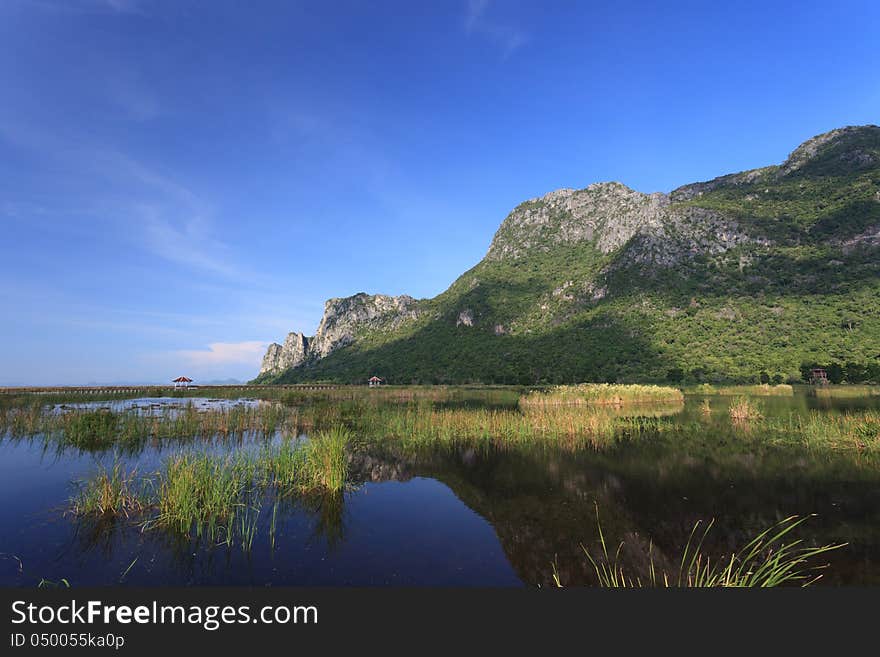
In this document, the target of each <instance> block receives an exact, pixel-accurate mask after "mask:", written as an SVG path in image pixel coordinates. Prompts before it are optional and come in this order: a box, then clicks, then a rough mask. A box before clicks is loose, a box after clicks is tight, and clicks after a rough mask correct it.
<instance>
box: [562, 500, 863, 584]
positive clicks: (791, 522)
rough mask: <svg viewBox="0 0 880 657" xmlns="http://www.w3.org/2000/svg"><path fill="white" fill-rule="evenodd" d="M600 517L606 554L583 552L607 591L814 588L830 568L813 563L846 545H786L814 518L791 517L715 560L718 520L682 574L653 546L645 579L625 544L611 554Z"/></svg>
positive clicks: (696, 532) (686, 553)
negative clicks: (625, 553)
mask: <svg viewBox="0 0 880 657" xmlns="http://www.w3.org/2000/svg"><path fill="white" fill-rule="evenodd" d="M596 518H597V519H596V522H597V525H598V529H599V543H600V547H601V551H600V553H599V555H598V557H594V556H593V555H592V554H591V552H590V551H589V550H588V549H587V548H586V547H584V546H583V545H581V549H582V550H583V552H584V554H585V556H586V558H587V560H588V562H589V563H590V565H591V566H592V568H593V570H594V572H595V575H596V580H597V582H598V585H599V586H600V587H604V588H642V587H686V588H705V587H709V588H715V587H772V586H781V585H786V584H796V585H800V586H810V585H811V584H814V583H815V582H816V581H818V580H819V579H820V578H821V577H822V574H821V572H819V571H821V570H822V569H824V568H826V567H827V564H815V563H811V560H813V559H814V558H816V557H819V556H822V555H825V554H827V553H829V552H832V551H833V550H838V549H840V548H842V547H844V546H845V545H846V544H827V545H822V546H819V547H808V546H805V545H804V544H803V541H802V540H801V539H796V540H791V541H790V542H785V539H786V537H787V536H788V535H790V534H791V532H792V531H793V530H795V529H796V528H797V527H799V526H800V525H801V524H802V523H803V522H805V521H806V520H807V519H808V518H809V516H805V517H798V516H790V517H788V518H785V519H784V520H781V521H780V522H778V523H777V524H775V525H773V526H771V527H769V528H767V529H765V530H764V531H762V532H761V533H759V534H758V535H757V536H755V537H754V538H753V539H752V540H750V541H749V542H748V543H746V544H745V545H744V546H743V547H742V548H740V549H738V550H734V551H733V552H731V553H730V556H729V557H728V556H726V555H722V556H721V557H719V558H717V559H714V560H713V559H712V557H711V556H709V555H708V554H706V553H705V552H704V551H703V545H704V543H705V540H706V537H707V536H708V535H709V532H710V531H711V529H712V526H713V524H714V521H710V522H709V523H708V524H707V525H706V528H705V530H703V531H702V534H700V525H701V522H700V521H698V522H697V523H696V524H695V525H694V527H693V530H691V533H690V536H689V538H688V541H687V543H686V544H685V546H684V549H683V550H682V554H681V558H680V560H679V567H678V572H673V573H668V572H666V571H658V569H657V567H656V564H655V560H654V554H653V544H652V549H651V553H650V560H649V565H648V569H647V573H645V574H644V576H641V575H633V574H631V573H630V572H629V571H628V570H627V569H626V567H625V566H624V565H622V561H621V551H622V549H623V545H624V544H623V543H622V542H621V543H620V544H619V545H618V547H617V549H616V550H615V552H614V555H613V556H612V555H611V553H610V551H609V549H608V543H607V542H606V540H605V535H604V533H603V532H602V525H601V523H600V522H599V519H598V511H597V514H596ZM554 581H555V583H556V585H557V586H560V587H561V586H562V582H561V581H560V578H559V575H558V572H557V571H556V568H555V566H554Z"/></svg>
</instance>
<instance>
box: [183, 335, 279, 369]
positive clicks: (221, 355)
mask: <svg viewBox="0 0 880 657" xmlns="http://www.w3.org/2000/svg"><path fill="white" fill-rule="evenodd" d="M266 347H267V343H266V342H258V341H256V340H252V341H247V342H212V343H211V344H209V345H208V348H207V349H183V350H180V351H177V352H175V353H176V355H177V356H179V357H180V359H181V360H182V361H183V362H184V363H185V364H186V365H189V366H191V367H195V368H205V367H216V366H227V365H248V366H253V367H257V366H259V364H260V361H261V359H262V357H263V354H264V353H265V351H266Z"/></svg>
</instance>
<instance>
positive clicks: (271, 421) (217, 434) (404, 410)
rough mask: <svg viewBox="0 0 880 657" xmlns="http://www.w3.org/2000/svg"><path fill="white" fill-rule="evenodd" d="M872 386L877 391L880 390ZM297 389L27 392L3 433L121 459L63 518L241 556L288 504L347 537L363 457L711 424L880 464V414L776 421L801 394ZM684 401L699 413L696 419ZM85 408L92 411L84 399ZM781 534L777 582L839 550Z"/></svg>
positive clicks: (0, 424) (653, 435)
mask: <svg viewBox="0 0 880 657" xmlns="http://www.w3.org/2000/svg"><path fill="white" fill-rule="evenodd" d="M768 389H769V392H768ZM862 392H863V394H862V396H869V395H871V394H873V389H871V388H866V389H864V390H863V391H862ZM294 393H295V394H291V391H289V390H286V391H283V392H281V393H280V394H279V395H278V396H277V397H275V398H274V399H271V398H270V399H269V400H262V401H260V402H259V403H254V402H253V401H251V402H249V403H235V404H233V405H227V406H225V407H220V408H210V407H209V408H198V407H197V406H196V405H195V404H194V403H192V402H191V401H189V402H188V401H187V400H186V399H182V400H181V399H175V400H173V403H168V404H167V405H163V404H162V403H155V402H156V400H150V401H151V403H148V404H142V403H140V402H138V403H137V404H136V405H129V406H128V407H127V406H126V405H125V404H118V405H114V404H113V403H112V402H105V401H103V400H102V401H100V402H96V401H94V400H88V399H87V400H83V399H82V398H74V399H66V400H64V401H60V400H55V399H53V400H52V402H51V403H47V400H46V398H45V397H42V396H39V395H33V396H31V397H28V396H21V395H18V396H16V397H15V398H14V400H12V399H10V398H8V397H7V398H0V435H2V436H3V438H2V439H3V440H22V439H26V440H38V441H39V440H42V441H44V442H45V446H46V448H47V449H50V448H52V447H54V448H55V449H57V450H66V449H71V450H76V451H78V452H81V453H96V454H103V453H108V454H109V455H110V456H111V457H112V459H113V460H112V462H110V464H107V459H104V460H103V461H100V460H99V463H103V464H102V465H100V468H99V470H98V471H97V472H95V474H94V475H92V476H90V477H89V478H87V479H86V480H84V481H80V482H78V483H77V487H76V490H75V491H74V494H73V495H72V496H71V498H70V500H69V507H68V510H67V512H68V514H70V515H71V516H72V517H74V518H75V519H76V521H77V522H86V523H94V524H95V525H96V526H97V527H104V528H106V527H112V526H113V525H114V524H115V523H119V522H124V523H126V524H127V525H130V526H137V527H139V528H140V530H141V531H145V532H146V531H161V532H164V533H167V534H168V535H169V536H173V537H177V538H178V539H179V540H182V541H196V542H199V541H204V542H205V543H206V544H210V545H225V546H228V547H237V548H241V549H242V550H244V551H246V552H247V551H250V550H251V547H252V545H253V544H254V541H255V539H256V537H257V535H258V534H259V532H264V531H268V532H269V536H270V537H271V542H272V544H273V545H274V531H275V523H276V518H277V516H278V513H279V511H278V509H279V507H281V508H286V507H285V505H288V506H289V505H294V506H301V507H302V508H306V509H310V510H312V511H314V512H315V513H317V514H318V517H319V521H318V524H319V525H320V526H321V527H323V528H324V530H325V533H326V535H327V536H328V540H335V539H334V538H333V537H334V536H337V537H338V535H339V533H340V532H341V531H342V529H341V527H342V519H341V518H342V513H343V509H344V497H345V492H346V490H350V489H351V488H352V486H355V485H356V482H357V476H355V475H353V474H352V472H350V469H351V467H352V463H353V458H354V457H355V456H356V454H357V453H359V451H361V450H363V451H365V452H366V451H368V450H370V449H380V450H382V449H386V448H388V449H391V450H399V451H400V453H402V454H406V453H407V450H413V451H412V452H409V453H411V454H417V453H420V451H419V450H421V449H422V448H429V449H430V448H434V447H437V446H441V447H449V448H467V449H470V448H473V447H482V446H485V447H487V448H492V449H510V450H525V449H529V448H533V447H534V448H538V449H553V450H562V451H563V452H564V451H566V450H572V451H574V450H582V449H590V450H595V451H596V452H599V453H601V454H602V456H601V458H608V459H613V458H615V455H616V454H617V452H616V451H615V449H616V448H617V447H618V446H619V447H621V448H624V449H625V448H626V443H627V442H630V441H635V440H642V441H648V442H649V443H650V442H651V441H653V442H654V443H656V445H657V449H674V450H681V451H686V452H688V453H692V455H699V454H701V453H703V452H701V450H705V449H706V447H705V446H706V439H707V434H708V433H710V431H708V430H709V429H710V428H711V432H716V433H717V432H719V431H720V433H719V434H718V436H717V441H718V444H719V445H724V447H723V448H722V449H723V450H727V451H728V452H729V453H731V454H732V455H733V456H732V458H735V457H736V454H737V453H742V451H743V450H745V451H751V450H754V449H776V448H779V449H781V450H788V449H791V448H797V449H798V450H800V451H799V452H798V453H799V454H801V455H805V454H806V455H809V454H810V453H813V454H815V455H816V458H819V459H825V458H826V457H827V456H828V455H830V454H832V453H835V454H842V455H844V456H843V458H844V459H847V462H850V461H852V462H853V463H856V462H858V463H861V464H862V465H864V467H870V468H874V467H876V464H877V459H876V458H874V457H880V411H877V410H868V409H864V408H859V407H854V408H852V409H850V410H848V411H847V412H846V413H839V414H838V413H827V412H820V411H817V410H812V411H804V412H800V413H790V414H788V415H787V416H780V415H773V414H772V413H765V412H764V411H765V405H768V404H772V403H774V400H773V399H770V398H771V397H773V396H778V395H786V396H787V395H788V394H790V386H743V387H739V388H735V389H717V390H716V391H715V392H714V393H711V392H708V391H705V390H701V391H700V392H698V393H694V392H692V393H690V395H689V396H686V395H685V394H684V393H683V392H682V391H681V390H680V389H678V388H673V387H663V386H625V385H616V384H614V385H610V384H594V385H578V386H557V387H553V388H549V389H539V390H527V389H522V388H490V389H487V390H484V391H480V390H479V389H472V388H442V389H430V388H422V387H419V388H411V389H406V388H401V389H396V388H386V389H382V390H370V389H366V388H363V387H361V388H346V389H330V390H327V389H322V390H313V391H307V390H297V391H294ZM688 399H690V400H691V401H690V402H688V403H692V404H694V406H693V408H692V412H691V413H689V414H688V413H686V412H685V404H686V402H687V400H688ZM82 401H87V402H88V403H84V404H83V403H77V402H82ZM700 402H701V403H700ZM245 438H247V440H245ZM224 441H225V442H224ZM147 446H149V447H152V448H155V449H157V450H158V451H161V450H162V449H163V448H165V447H166V446H167V447H168V448H169V454H168V455H167V456H165V457H164V459H163V460H162V461H161V465H159V466H158V467H157V466H153V470H152V471H148V472H142V471H139V470H138V468H137V465H136V464H135V466H132V465H130V464H127V463H126V455H127V454H135V455H136V454H138V453H139V450H141V449H143V448H144V447H147ZM215 446H216V447H218V448H219V449H214V447H215ZM227 448H228V449H227ZM737 450H739V451H738V452H737ZM780 453H784V454H789V452H787V451H783V452H780ZM790 453H791V454H793V453H794V452H790ZM866 455H871V456H872V458H869V459H866V458H864V457H865V456H866ZM799 522H800V521H798V524H799ZM783 529H785V528H784V527H780V528H771V530H772V534H773V535H772V536H770V535H768V534H767V533H766V532H765V533H764V534H761V535H760V536H759V537H758V539H756V540H758V542H759V544H760V546H761V551H760V552H761V554H762V555H764V554H765V553H770V552H768V551H769V550H771V549H778V550H781V551H780V552H777V553H776V554H777V555H778V556H780V558H782V557H784V558H782V561H780V563H779V564H777V565H778V566H779V567H780V568H783V566H784V568H783V570H784V571H785V572H783V571H781V570H779V569H777V570H773V568H775V566H774V567H773V568H771V569H770V571H768V572H771V573H775V574H771V575H768V578H769V579H768V580H767V581H777V580H778V582H779V583H794V579H797V578H794V579H792V578H789V577H788V576H787V575H785V573H790V572H795V571H794V570H792V569H791V568H789V566H791V567H792V568H793V567H794V566H798V565H799V564H801V563H802V561H803V560H802V557H804V558H806V557H807V556H809V557H812V556H817V555H819V554H822V553H824V551H827V550H830V549H832V546H825V547H822V548H816V549H815V550H816V551H814V552H810V553H802V552H800V551H798V550H794V549H793V548H792V549H791V550H789V551H788V552H785V549H787V548H786V546H785V545H781V546H780V545H777V544H776V543H774V541H775V538H774V537H775V536H776V535H777V534H779V531H781V530H783ZM771 530H768V532H770V531H771ZM786 532H787V530H786ZM762 537H763V538H762ZM692 538H693V536H692ZM704 538H705V536H704ZM771 539H772V540H771ZM751 545H752V544H751V543H750V544H748V545H747V546H746V548H749V546H751ZM701 546H702V541H700V542H699V543H697V544H696V545H691V543H690V542H689V543H688V545H687V546H685V548H684V550H685V554H690V555H691V557H693V552H694V551H696V552H697V553H699V552H700V549H701ZM603 547H604V546H603ZM744 549H745V548H744ZM749 549H750V548H749ZM811 549H812V548H811ZM835 549H836V548H835ZM689 551H690V552H689ZM747 551H748V550H746V552H747ZM738 554H740V555H742V554H744V553H743V552H742V551H741V552H739V553H738ZM586 556H587V558H588V559H589V558H593V557H592V555H591V554H590V553H586ZM694 558H696V559H697V560H696V561H695V562H693V564H692V565H693V566H694V567H695V568H696V570H695V571H694V572H696V573H697V575H695V578H696V579H694V582H695V583H699V582H700V581H705V582H709V583H712V584H713V585H717V584H718V583H719V582H723V585H743V583H744V582H746V580H744V579H743V578H742V577H741V576H743V577H744V575H743V573H747V571H746V570H742V569H741V568H740V569H738V570H736V571H734V570H731V568H732V567H733V566H732V565H730V564H729V566H730V567H728V566H725V565H724V564H720V563H718V562H713V563H712V565H711V567H710V565H709V562H708V561H706V560H704V557H703V556H702V555H701V556H699V557H694ZM713 558H714V557H713ZM762 558H763V557H762ZM738 559H740V561H738ZM755 559H757V557H755ZM768 559H769V557H768ZM746 562H748V563H752V565H756V564H757V562H756V561H755V560H754V559H753V560H752V562H749V561H748V559H746V560H745V561H742V563H746ZM783 562H784V563H783ZM591 563H592V565H593V567H594V568H596V569H597V573H596V574H597V578H598V579H599V581H600V584H602V585H605V586H614V585H623V583H624V582H625V583H626V585H627V586H630V585H634V584H635V585H666V584H667V583H668V581H669V578H668V576H667V575H665V570H664V571H663V572H662V573H661V574H656V573H655V574H654V575H652V576H653V577H655V579H645V578H644V577H643V576H642V574H640V575H638V576H631V575H630V574H629V571H621V570H620V567H619V564H615V562H614V560H613V559H611V557H610V555H609V554H608V553H605V554H604V556H600V557H598V558H593V561H592V562H591ZM739 563H741V557H733V558H732V561H731V564H734V565H735V564H739ZM766 563H769V561H768V562H762V564H766ZM785 564H788V565H785ZM667 565H668V564H667ZM757 566H759V567H763V566H762V565H761V564H757ZM603 568H604V570H602V571H601V572H600V569H603ZM785 568H789V570H785ZM651 572H652V573H654V570H653V568H652V571H651ZM690 572H691V571H690V570H689V571H688V573H690ZM798 572H799V571H798ZM780 573H781V575H780ZM783 575H785V576H783ZM690 576H691V575H690V574H689V575H688V577H690ZM603 577H604V578H605V580H604V583H603V579H602V578H603ZM774 578H775V579H774ZM615 581H617V584H615V583H614V582H615ZM749 581H755V582H756V581H757V580H749ZM557 583H558V582H557Z"/></svg>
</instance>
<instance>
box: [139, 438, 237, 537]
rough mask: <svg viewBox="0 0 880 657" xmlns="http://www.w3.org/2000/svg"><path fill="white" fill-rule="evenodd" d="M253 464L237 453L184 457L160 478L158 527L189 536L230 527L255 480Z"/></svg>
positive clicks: (175, 461) (169, 463)
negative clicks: (194, 533) (223, 455)
mask: <svg viewBox="0 0 880 657" xmlns="http://www.w3.org/2000/svg"><path fill="white" fill-rule="evenodd" d="M253 475H254V469H253V462H252V461H251V460H249V459H247V458H246V457H244V456H242V455H240V454H236V455H235V456H229V457H225V458H219V457H213V456H209V455H207V454H182V455H180V456H178V457H176V458H173V459H171V460H170V461H169V462H168V463H167V465H166V467H165V470H164V472H162V473H161V474H160V476H159V485H158V496H157V497H158V499H157V500H156V504H157V506H158V512H159V514H158V516H157V517H156V519H155V521H154V522H155V524H157V525H159V526H161V527H164V528H169V529H173V530H176V531H178V532H180V533H188V532H189V531H190V530H191V529H193V528H195V531H196V534H197V535H201V534H202V532H205V533H207V534H209V535H213V534H214V533H215V530H216V528H217V527H218V526H219V527H228V526H229V525H230V524H231V521H232V520H234V518H235V515H236V511H237V510H238V508H239V507H240V506H241V505H242V504H243V502H242V499H243V498H244V497H245V494H246V493H247V492H248V491H249V490H250V486H251V482H252V480H253Z"/></svg>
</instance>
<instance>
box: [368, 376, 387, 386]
mask: <svg viewBox="0 0 880 657" xmlns="http://www.w3.org/2000/svg"><path fill="white" fill-rule="evenodd" d="M367 383H368V384H369V385H370V387H371V388H375V387H376V386H380V385H382V384H383V383H384V380H383V379H380V378H379V377H378V376H371V377H370V378H369V379H368V380H367Z"/></svg>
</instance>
